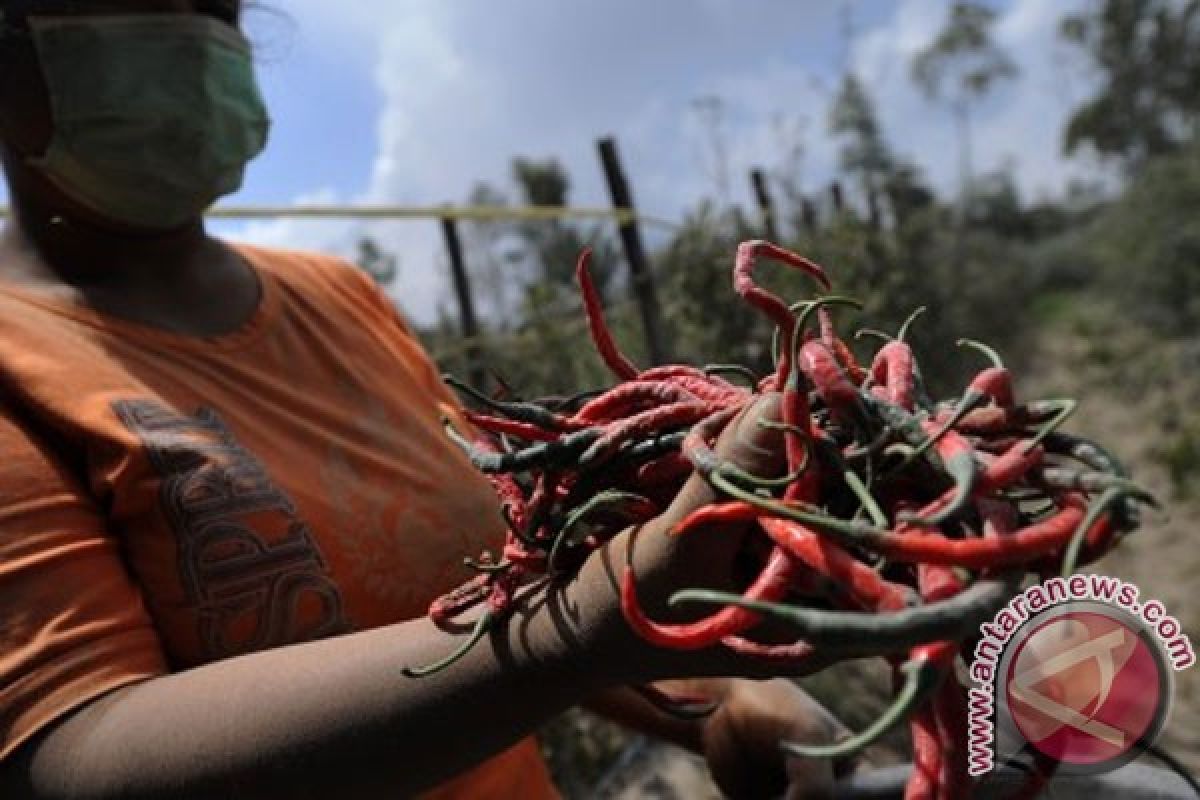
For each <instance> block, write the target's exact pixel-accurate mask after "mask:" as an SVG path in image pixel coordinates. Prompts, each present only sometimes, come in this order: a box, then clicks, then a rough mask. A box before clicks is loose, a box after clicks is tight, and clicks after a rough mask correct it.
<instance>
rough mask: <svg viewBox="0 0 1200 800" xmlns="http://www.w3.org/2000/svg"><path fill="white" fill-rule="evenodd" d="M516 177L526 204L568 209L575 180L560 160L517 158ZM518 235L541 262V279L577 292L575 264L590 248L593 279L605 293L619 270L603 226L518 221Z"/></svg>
mask: <svg viewBox="0 0 1200 800" xmlns="http://www.w3.org/2000/svg"><path fill="white" fill-rule="evenodd" d="M512 175H513V180H514V181H515V182H516V184H517V188H518V190H519V191H520V193H521V197H522V199H523V200H524V201H525V203H526V204H527V205H530V206H543V207H548V206H549V207H560V206H566V205H567V203H568V198H569V194H570V190H571V180H570V178H569V177H568V175H567V173H566V171H565V170H564V169H563V168H562V165H561V164H559V163H558V161H557V160H556V159H553V158H551V159H546V160H541V161H539V160H536V159H531V158H522V157H518V158H515V159H513V163H512ZM516 232H517V234H518V235H519V236H520V238H521V239H522V240H523V241H524V243H525V244H526V245H527V246H528V248H529V250H530V255H531V256H532V257H533V258H534V259H536V261H537V263H538V268H539V272H540V276H541V279H542V280H544V281H547V282H549V283H551V284H553V285H554V286H558V287H567V288H572V290H573V287H574V285H575V262H576V260H578V258H579V254H580V252H581V251H582V250H583V249H584V248H585V247H591V248H592V249H593V254H592V278H593V280H595V282H596V286H597V288H598V289H599V290H600V293H601V294H602V295H603V294H604V293H605V292H606V290H607V288H608V285H609V284H610V283H611V281H612V277H613V275H614V273H615V272H616V251H615V248H614V247H613V245H612V242H611V241H610V240H609V238H608V237H606V236H605V235H604V233H603V232H602V231H601V230H600V228H599V227H597V226H590V227H585V226H581V225H578V224H576V223H572V222H567V221H564V220H561V219H547V220H540V219H539V220H528V221H524V222H520V223H517V225H516Z"/></svg>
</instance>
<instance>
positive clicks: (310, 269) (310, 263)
mask: <svg viewBox="0 0 1200 800" xmlns="http://www.w3.org/2000/svg"><path fill="white" fill-rule="evenodd" d="M231 246H233V247H234V248H235V249H236V250H237V251H238V252H239V253H241V254H242V255H243V256H244V257H245V258H247V259H249V260H250V261H251V263H253V264H254V266H255V267H256V268H258V269H259V270H262V271H265V272H268V273H269V274H270V275H271V276H272V277H273V278H274V279H275V281H276V282H277V283H278V284H279V285H281V286H282V287H284V289H285V291H286V292H287V293H289V294H291V295H293V296H294V297H295V298H303V299H305V300H308V301H313V302H316V303H317V304H319V305H322V306H328V305H330V304H332V305H334V306H336V307H338V308H339V309H341V311H342V312H343V313H346V314H349V315H351V316H353V317H354V318H355V319H357V320H358V321H359V322H361V323H377V324H379V325H383V326H385V327H387V328H389V329H395V328H398V329H400V330H401V331H403V332H404V333H406V334H409V335H411V333H412V331H411V328H410V326H409V325H408V323H407V322H406V321H405V320H404V319H403V317H402V316H401V315H400V313H399V310H398V309H397V308H396V306H395V304H394V303H393V302H392V300H391V298H389V297H388V296H387V294H386V293H385V292H384V291H383V290H382V289H381V288H380V287H379V285H378V284H377V283H376V282H375V280H374V279H373V278H372V277H371V276H370V275H368V274H367V273H366V272H365V271H364V270H363V269H362V268H360V267H358V266H357V265H355V264H354V263H353V262H351V261H348V260H347V259H345V258H342V257H340V256H336V255H331V254H328V253H320V252H316V251H312V250H296V249H288V248H281V247H264V246H262V245H255V244H244V243H231Z"/></svg>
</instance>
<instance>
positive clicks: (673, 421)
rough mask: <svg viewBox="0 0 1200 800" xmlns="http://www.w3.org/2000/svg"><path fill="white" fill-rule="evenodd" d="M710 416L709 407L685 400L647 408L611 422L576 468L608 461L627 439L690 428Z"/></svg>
mask: <svg viewBox="0 0 1200 800" xmlns="http://www.w3.org/2000/svg"><path fill="white" fill-rule="evenodd" d="M711 413H712V407H711V406H709V405H707V404H704V403H699V402H694V401H687V402H682V403H671V404H669V405H664V406H659V407H657V408H651V409H647V410H646V411H641V412H639V413H637V414H634V415H633V416H630V417H626V418H625V419H622V420H618V421H616V422H613V423H611V424H610V425H609V426H608V427H607V428H606V429H605V431H604V435H603V436H601V437H600V438H599V439H597V440H596V441H595V442H593V443H592V445H591V447H589V448H588V449H587V450H585V451H584V452H583V454H582V455H581V456H580V457H579V466H580V467H585V466H589V465H592V464H594V463H596V462H597V461H598V460H601V459H604V458H608V457H609V456H611V455H612V454H613V453H615V452H616V451H617V450H618V449H619V448H620V447H621V446H622V445H624V444H626V443H627V442H629V441H631V440H634V439H640V438H644V437H646V436H649V435H652V434H657V433H661V432H663V431H666V430H668V429H671V428H679V427H682V426H684V425H691V424H692V423H695V422H699V421H700V420H702V419H704V418H706V417H708V416H709V415H710V414H711Z"/></svg>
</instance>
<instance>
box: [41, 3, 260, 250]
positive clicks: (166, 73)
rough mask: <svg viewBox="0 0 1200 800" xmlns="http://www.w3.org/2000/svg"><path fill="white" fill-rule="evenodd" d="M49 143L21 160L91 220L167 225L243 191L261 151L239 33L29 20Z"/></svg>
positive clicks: (140, 20)
mask: <svg viewBox="0 0 1200 800" xmlns="http://www.w3.org/2000/svg"><path fill="white" fill-rule="evenodd" d="M29 27H30V31H31V33H32V36H33V41H34V46H35V47H36V49H37V54H38V58H39V60H40V62H41V69H42V74H43V75H44V77H45V81H46V87H47V89H48V90H49V94H50V106H51V113H52V116H53V123H54V125H53V137H52V139H51V141H50V145H49V147H48V148H47V150H46V153H45V155H43V156H41V157H40V158H33V159H30V164H31V165H32V166H33V167H35V168H36V169H38V170H39V171H41V172H42V173H43V174H44V175H46V176H47V177H48V178H49V179H50V180H51V181H52V182H53V183H54V184H55V185H56V186H58V188H59V189H61V190H62V191H63V192H65V193H66V194H67V195H69V196H70V197H71V198H73V199H74V200H76V201H78V202H80V203H82V204H83V205H86V206H87V207H89V208H91V209H93V210H94V211H95V212H96V213H98V214H99V215H101V216H103V217H105V218H106V219H110V220H112V221H114V222H119V223H123V224H125V225H128V226H130V227H135V228H145V229H155V230H167V229H170V228H175V227H179V226H181V225H183V224H185V223H186V222H188V221H190V220H192V219H195V217H196V216H197V215H198V214H200V213H202V212H203V211H204V209H206V208H208V207H209V206H210V205H211V204H212V203H213V202H214V201H215V200H216V199H217V198H218V197H221V196H222V195H226V194H229V193H230V192H233V191H235V190H236V189H237V188H238V187H239V186H241V184H242V175H243V172H244V171H245V166H246V163H247V162H249V161H250V159H252V158H254V156H256V155H258V153H259V152H261V151H262V149H263V147H264V146H265V144H266V139H267V128H268V125H269V121H268V119H267V113H266V109H265V107H264V105H263V101H262V96H261V95H260V94H259V91H258V85H257V84H256V82H255V78H254V69H253V63H252V58H251V55H250V46H249V44H248V43H247V41H246V39H245V37H243V36H242V34H241V33H240V32H239V31H237V30H236V29H235V28H232V27H230V26H229V25H226V24H224V23H222V22H220V21H218V20H215V19H212V18H211V17H206V16H202V15H198V14H148V15H139V16H93V17H53V18H48V17H43V18H40V19H39V18H36V17H30V18H29Z"/></svg>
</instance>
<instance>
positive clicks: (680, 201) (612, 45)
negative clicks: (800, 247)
mask: <svg viewBox="0 0 1200 800" xmlns="http://www.w3.org/2000/svg"><path fill="white" fill-rule="evenodd" d="M1082 2H1083V0H1067V2H1063V3H1053V4H1051V3H1044V2H1039V1H1038V0H1012V2H1010V3H1009V4H1008V5H1007V6H1006V7H1004V8H1003V10H1002V11H1001V12H1000V18H999V20H998V25H997V29H996V35H997V39H998V40H999V41H1000V42H1001V44H1002V45H1003V46H1005V47H1006V48H1008V50H1009V52H1010V53H1011V54H1012V56H1013V58H1014V60H1015V61H1017V63H1018V64H1019V65H1020V67H1021V69H1022V74H1021V76H1020V77H1019V78H1018V79H1017V80H1016V81H1014V82H1012V84H1011V85H1008V86H1005V87H1001V88H1000V89H999V90H998V91H996V92H995V93H994V95H993V96H992V97H990V98H989V99H988V100H987V101H986V102H985V103H984V104H982V105H981V107H980V108H979V109H978V111H977V113H976V115H975V120H974V132H975V142H974V144H975V164H976V169H977V171H979V172H983V171H986V170H989V169H994V168H996V167H998V166H1000V165H1001V164H1002V163H1005V162H1006V161H1009V162H1011V163H1012V164H1013V166H1014V168H1015V170H1016V177H1017V181H1018V185H1019V186H1020V188H1021V189H1022V191H1024V192H1025V193H1026V194H1027V195H1029V196H1036V195H1037V194H1040V193H1045V192H1052V191H1056V190H1058V189H1059V188H1060V187H1061V186H1062V184H1063V182H1064V180H1065V179H1066V177H1067V176H1069V175H1070V174H1072V172H1073V171H1077V170H1079V169H1081V167H1080V166H1079V165H1073V164H1070V163H1068V162H1065V161H1063V159H1062V158H1061V156H1060V148H1059V138H1058V137H1059V131H1060V130H1061V125H1062V121H1063V115H1064V109H1066V108H1069V107H1070V105H1071V103H1072V102H1075V101H1077V100H1078V99H1079V98H1078V97H1064V96H1063V93H1064V91H1080V87H1067V83H1066V81H1065V80H1059V79H1058V78H1057V77H1056V75H1057V74H1058V73H1061V71H1062V65H1061V61H1060V60H1058V58H1057V54H1058V53H1059V52H1060V51H1059V49H1057V48H1059V45H1057V43H1056V39H1055V29H1056V26H1057V20H1058V18H1059V17H1060V16H1061V15H1062V14H1063V13H1065V12H1066V11H1067V10H1069V9H1071V8H1074V7H1077V6H1079V5H1080V4H1081V3H1082ZM945 8H946V5H945V3H944V2H942V0H901V1H900V2H898V3H894V4H893V3H882V2H869V3H866V4H859V10H858V15H859V16H860V17H862V18H863V19H862V20H861V21H860V26H859V36H858V37H857V39H856V41H855V43H854V47H853V49H852V51H851V53H850V59H851V63H852V64H853V65H854V67H855V69H856V70H857V71H858V72H859V74H860V75H861V76H862V77H863V78H864V80H865V82H866V84H867V86H868V88H869V89H870V90H871V91H872V93H873V95H874V97H875V99H876V101H877V103H878V110H879V113H880V117H881V120H882V122H883V125H884V128H885V131H886V133H887V135H888V136H889V138H890V139H891V141H892V143H893V145H894V147H895V149H896V150H898V151H899V152H901V153H902V154H904V155H907V156H909V157H910V158H912V159H914V160H915V161H916V162H917V163H918V164H919V165H920V166H921V167H922V168H923V169H924V170H925V171H926V173H927V175H928V176H929V179H930V180H931V181H932V182H933V183H934V185H935V186H937V187H938V188H940V189H942V190H951V189H953V187H954V185H955V182H956V174H957V172H956V170H957V156H956V153H957V149H956V140H955V137H954V132H953V128H952V125H951V120H950V116H949V114H948V113H947V112H946V111H945V110H944V109H941V108H938V107H936V106H933V105H931V104H930V103H929V102H928V101H927V100H926V99H925V98H924V97H923V96H922V95H921V94H920V92H919V91H918V90H917V89H916V88H915V87H914V86H913V84H912V81H911V80H910V78H909V63H910V61H911V58H912V56H913V54H914V53H915V52H916V51H917V50H918V49H919V48H920V47H921V46H923V45H924V44H925V43H926V42H927V41H928V40H929V39H930V37H932V35H933V34H934V32H935V31H936V29H937V26H938V25H939V24H940V22H941V19H942V15H943V14H944V13H945ZM289 14H291V15H292V16H293V17H294V19H295V20H296V22H297V25H298V27H299V28H300V29H301V30H305V29H307V30H310V31H319V32H320V34H319V35H321V36H327V37H328V38H329V41H330V42H331V43H332V44H331V46H336V47H339V48H346V49H347V55H348V57H349V58H351V59H354V60H355V61H356V62H362V61H363V60H364V59H368V60H369V64H370V65H371V66H370V73H369V74H371V75H372V76H373V79H374V81H375V83H376V84H377V90H378V92H379V93H380V97H381V99H382V108H381V109H380V113H379V119H378V123H377V131H378V143H377V147H378V150H377V154H376V156H375V159H374V163H373V169H372V173H371V178H370V181H369V183H368V185H366V186H363V187H358V189H357V190H355V189H354V188H353V187H351V188H350V189H349V190H343V192H342V194H343V196H344V197H348V198H350V199H352V200H357V201H370V202H394V203H406V204H417V205H434V204H438V203H442V202H461V201H463V200H464V199H465V198H466V196H467V194H468V192H469V191H470V190H471V188H472V186H473V185H474V184H475V183H476V182H477V181H480V180H483V181H487V182H489V183H491V184H493V185H497V186H501V187H507V185H508V183H509V176H508V168H509V167H508V165H509V160H510V158H512V157H513V156H516V155H526V156H534V157H548V156H554V157H556V158H558V159H559V160H560V161H561V162H562V163H563V164H564V166H565V167H566V168H567V170H568V172H569V174H570V175H571V177H572V179H573V181H574V187H573V192H572V201H573V202H574V203H575V204H577V205H601V206H603V205H606V204H607V202H608V198H607V193H606V191H605V189H604V185H603V181H602V176H601V172H600V169H599V165H598V160H597V156H596V152H595V139H596V138H597V137H598V136H601V135H604V134H609V133H611V134H614V135H615V136H616V137H617V140H618V142H619V145H620V150H621V154H622V158H623V161H624V162H625V166H626V170H627V173H628V176H629V178H630V181H631V183H632V186H633V191H634V194H635V198H636V200H637V202H638V205H639V206H640V207H641V209H642V210H644V211H645V212H647V213H652V214H656V215H661V216H668V217H677V216H679V215H680V214H681V213H682V212H683V211H684V210H685V209H687V208H690V207H692V206H694V204H695V203H696V201H697V200H698V199H699V198H700V197H701V196H703V195H705V194H711V193H712V190H713V182H712V179H711V176H710V175H708V174H706V172H705V169H704V168H703V167H702V163H703V162H702V161H701V160H699V158H698V154H699V153H702V152H704V148H705V146H706V139H705V136H706V133H707V132H706V129H705V128H704V127H703V126H702V125H700V124H699V123H698V119H697V116H696V114H695V113H694V110H693V109H692V102H693V101H694V100H695V99H696V98H697V97H701V96H705V95H717V96H720V97H722V98H723V99H724V101H725V103H724V115H723V128H722V130H723V136H724V142H725V145H726V148H727V152H728V157H729V177H730V183H731V190H732V191H731V195H732V199H733V200H734V201H735V202H741V203H744V204H745V203H748V202H749V197H748V187H747V179H746V175H747V171H748V169H749V168H750V167H752V166H756V165H765V166H768V167H770V166H773V165H774V163H776V162H777V161H778V159H779V158H780V155H781V146H780V142H779V122H778V121H779V119H780V118H781V117H783V118H787V119H790V120H792V121H793V122H794V121H795V120H797V119H803V120H805V121H806V124H805V127H804V130H805V141H804V144H805V148H806V150H805V156H804V163H803V167H804V172H803V174H804V179H805V182H806V185H807V186H808V187H809V188H810V189H812V188H815V187H818V186H822V185H824V184H825V183H826V182H827V181H828V180H829V179H830V178H831V177H832V176H833V175H834V174H835V170H836V153H837V146H836V142H834V141H832V140H831V138H830V137H829V135H828V133H827V122H826V120H827V114H828V104H829V101H830V97H829V93H830V92H831V91H832V90H834V89H835V88H836V80H837V72H838V69H839V66H840V62H841V58H840V52H841V45H840V44H839V39H838V37H839V21H838V6H837V5H835V4H832V3H788V4H778V3H773V4H768V3H759V4H746V3H737V2H735V1H734V0H704V2H703V3H699V4H697V3H683V2H655V3H645V2H640V0H610V2H606V3H589V4H579V3H553V2H546V1H545V0H510V2H506V3H504V4H488V5H485V4H482V3H465V2H463V3H453V4H451V3H444V2H429V1H426V2H417V1H416V0H411V1H408V2H393V3H386V4H385V3H365V2H356V3H344V4H330V3H328V2H325V0H294V2H293V4H292V6H290V7H289ZM310 35H312V34H310ZM1064 87H1067V88H1064ZM1085 166H1086V165H1085ZM281 226H282V227H274V228H271V227H264V226H260V227H257V228H253V229H251V230H252V232H254V233H255V235H256V236H257V237H259V238H260V239H261V238H266V239H270V238H271V237H273V236H275V237H278V238H279V239H281V240H282V239H286V241H287V242H288V243H289V244H297V243H299V244H312V245H314V246H323V247H326V248H329V247H331V246H332V247H338V248H342V249H343V252H345V248H347V247H350V246H352V244H353V240H354V235H353V234H355V233H356V232H357V231H359V230H364V228H360V227H350V226H345V225H343V226H338V225H335V224H325V225H324V227H319V226H316V225H313V224H311V223H307V222H305V223H300V222H296V223H281ZM370 230H372V231H373V232H374V233H375V234H376V235H378V236H379V237H380V238H381V239H382V240H383V241H384V243H385V244H387V245H388V246H390V247H393V248H396V249H397V251H398V252H399V253H400V254H401V268H400V277H399V280H398V281H397V287H396V293H397V296H398V298H399V300H400V301H401V303H402V305H403V306H404V307H405V309H406V311H407V312H408V313H409V314H410V315H411V316H413V317H415V318H416V319H417V320H419V321H428V320H429V319H431V318H432V316H433V309H434V308H435V307H436V305H437V304H438V303H439V302H445V300H446V299H447V298H448V297H449V296H450V294H449V281H448V279H447V278H446V277H445V274H444V273H445V270H444V269H443V268H442V257H441V250H442V245H441V237H440V234H439V232H438V229H437V225H436V223H434V222H432V221H430V222H424V223H408V222H405V223H396V224H392V225H375V226H372V227H371V228H370ZM468 256H469V254H468Z"/></svg>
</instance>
